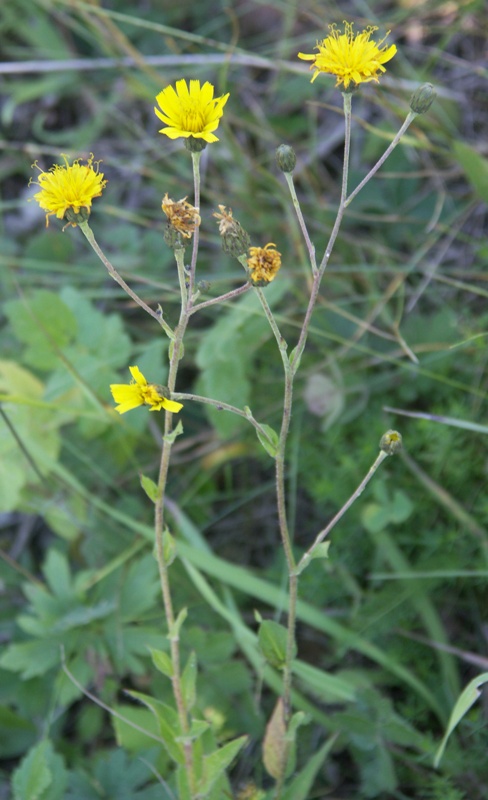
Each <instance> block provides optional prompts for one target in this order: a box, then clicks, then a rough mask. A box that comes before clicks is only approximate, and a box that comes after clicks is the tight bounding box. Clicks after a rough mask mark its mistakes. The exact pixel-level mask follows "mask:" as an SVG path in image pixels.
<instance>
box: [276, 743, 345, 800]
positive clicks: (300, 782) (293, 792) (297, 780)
mask: <svg viewBox="0 0 488 800" xmlns="http://www.w3.org/2000/svg"><path fill="white" fill-rule="evenodd" d="M336 739H337V735H334V736H331V737H330V739H328V740H327V741H326V742H324V744H323V745H322V747H321V748H320V750H318V751H317V752H316V753H314V754H313V755H312V756H311V758H309V760H308V761H307V764H306V766H305V767H304V768H303V769H302V770H301V772H299V773H298V775H296V776H295V777H294V778H293V780H292V782H291V783H290V784H289V785H288V786H287V787H286V789H285V792H284V794H283V800H308V797H309V792H310V790H311V788H312V786H313V782H314V780H315V778H316V777H317V774H318V772H319V770H320V768H321V766H322V764H323V763H324V761H325V759H326V758H327V756H328V755H329V753H330V751H331V750H332V747H333V745H334V743H335V741H336Z"/></svg>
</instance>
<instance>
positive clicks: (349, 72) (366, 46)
mask: <svg viewBox="0 0 488 800" xmlns="http://www.w3.org/2000/svg"><path fill="white" fill-rule="evenodd" d="M352 26H353V23H352V22H344V33H341V32H340V31H338V30H337V29H336V27H335V25H329V31H330V33H329V36H327V38H326V39H323V40H322V41H321V42H317V46H316V48H315V49H316V50H318V51H319V52H318V54H317V55H314V54H307V53H298V58H302V59H303V60H304V61H313V64H311V65H310V69H313V70H315V72H314V74H313V77H312V83H313V82H314V80H315V78H316V77H317V75H319V74H320V73H321V72H327V73H329V74H330V75H335V76H336V78H337V81H336V86H340V85H341V84H343V86H344V89H346V90H347V89H348V88H349V84H351V83H353V84H354V85H356V86H358V85H359V84H360V83H368V81H376V82H377V83H378V73H380V72H386V70H385V68H384V66H383V64H385V63H386V62H387V61H389V60H390V59H391V58H393V56H394V55H395V53H396V51H397V49H396V46H395V45H394V44H392V45H390V47H387V46H386V45H385V46H384V47H382V44H383V42H384V41H385V39H386V37H387V36H388V34H386V36H385V37H384V38H383V39H381V41H379V42H378V43H376V42H373V41H371V36H372V35H373V33H374V32H375V31H376V30H378V28H375V27H374V26H372V25H370V26H369V27H368V28H366V29H365V30H363V31H362V32H361V33H357V34H354V32H353V29H352Z"/></svg>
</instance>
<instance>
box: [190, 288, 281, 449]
mask: <svg viewBox="0 0 488 800" xmlns="http://www.w3.org/2000/svg"><path fill="white" fill-rule="evenodd" d="M289 285H290V284H289V281H287V280H281V279H280V281H276V282H274V283H272V284H270V286H269V287H267V289H266V299H267V300H268V303H269V305H270V306H271V307H273V305H275V304H276V303H277V302H278V301H279V300H280V299H281V297H282V296H283V295H284V293H285V292H286V291H287V290H288V288H289ZM250 330H252V336H250V334H249V332H250ZM271 336H272V332H271V329H270V327H269V323H268V321H267V320H266V318H265V317H264V314H263V310H262V308H261V304H260V302H259V298H258V297H257V295H256V293H255V292H252V293H249V294H246V295H245V296H244V297H242V298H240V299H239V300H238V301H236V302H235V303H233V305H232V308H231V309H230V310H229V311H228V312H226V313H223V314H222V315H221V316H220V317H219V319H218V321H217V322H216V324H214V325H213V326H212V327H211V328H209V329H208V330H207V331H204V332H203V333H202V334H201V340H200V346H199V348H198V352H197V355H196V361H197V366H198V367H199V369H200V378H199V386H198V393H199V394H203V395H205V396H207V397H214V398H217V399H219V400H222V401H224V402H226V403H230V404H231V405H234V406H237V407H238V408H243V406H245V405H246V404H249V401H250V398H251V393H252V383H251V379H250V374H251V369H252V363H253V359H254V355H255V352H256V350H257V349H258V347H260V346H261V345H262V344H263V342H264V341H266V339H267V338H269V337H271ZM206 413H207V414H208V416H209V418H210V420H211V422H212V424H213V425H214V427H215V429H216V430H217V433H218V434H219V436H221V437H222V438H228V437H230V436H231V435H232V434H234V433H235V431H236V430H237V429H239V428H241V427H242V424H243V422H242V418H240V417H237V416H236V415H234V414H230V413H227V412H221V411H217V410H216V409H213V408H211V407H207V408H206Z"/></svg>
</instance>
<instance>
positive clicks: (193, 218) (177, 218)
mask: <svg viewBox="0 0 488 800" xmlns="http://www.w3.org/2000/svg"><path fill="white" fill-rule="evenodd" d="M161 208H162V209H163V211H164V213H165V214H166V216H167V217H168V221H169V224H170V225H171V226H172V227H173V228H174V229H175V230H177V231H178V233H181V235H182V236H184V237H185V238H186V239H190V238H191V235H192V233H195V228H197V227H198V226H199V225H200V222H201V221H202V220H201V217H200V214H199V213H198V210H197V209H196V208H195V206H192V205H191V204H190V203H187V202H186V197H183V199H182V200H171V198H170V197H168V193H167V192H166V194H165V195H164V197H163V202H162V204H161Z"/></svg>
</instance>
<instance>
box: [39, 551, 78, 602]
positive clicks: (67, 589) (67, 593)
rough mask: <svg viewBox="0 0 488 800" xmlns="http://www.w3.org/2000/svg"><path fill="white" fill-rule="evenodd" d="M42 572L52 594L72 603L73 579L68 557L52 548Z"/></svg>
mask: <svg viewBox="0 0 488 800" xmlns="http://www.w3.org/2000/svg"><path fill="white" fill-rule="evenodd" d="M42 571H43V573H44V577H45V578H46V581H47V584H48V586H49V588H50V589H51V591H52V593H53V594H54V595H55V596H56V597H59V599H60V600H63V601H64V602H67V601H69V602H72V601H73V599H74V590H73V579H72V577H71V571H70V568H69V564H68V559H67V558H66V556H65V555H64V554H63V553H60V552H59V550H54V549H52V548H51V549H50V550H49V551H48V554H47V558H46V561H45V562H44V566H43V568H42Z"/></svg>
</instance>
